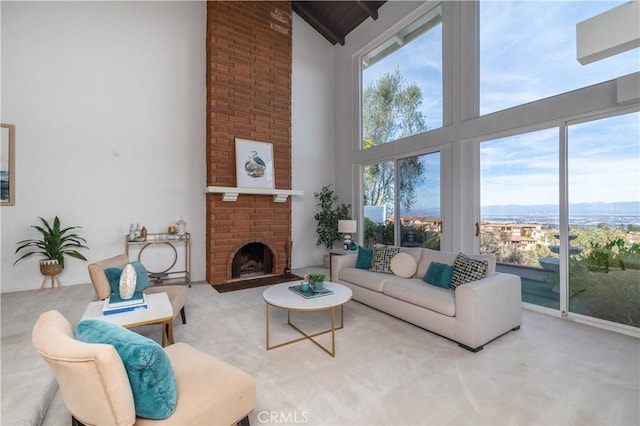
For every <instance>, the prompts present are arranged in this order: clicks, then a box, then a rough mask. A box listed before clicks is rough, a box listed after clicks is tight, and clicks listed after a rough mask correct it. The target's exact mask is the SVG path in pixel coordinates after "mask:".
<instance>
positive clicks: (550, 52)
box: [480, 0, 640, 115]
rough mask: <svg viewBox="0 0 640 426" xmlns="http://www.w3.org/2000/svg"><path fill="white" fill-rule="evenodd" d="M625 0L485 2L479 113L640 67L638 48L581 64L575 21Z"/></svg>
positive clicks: (597, 80)
mask: <svg viewBox="0 0 640 426" xmlns="http://www.w3.org/2000/svg"><path fill="white" fill-rule="evenodd" d="M622 3H625V1H624V0H623V1H553V2H537V1H481V2H480V114H481V115H484V114H488V113H491V112H495V111H499V110H503V109H506V108H509V107H513V106H517V105H522V104H525V103H528V102H532V101H536V100H539V99H543V98H546V97H549V96H553V95H557V94H560V93H564V92H568V91H570V90H574V89H578V88H580V87H586V86H589V85H592V84H595V83H600V82H602V81H606V80H611V79H613V78H617V77H619V76H621V75H625V74H629V73H632V72H636V71H638V69H640V56H639V52H638V49H633V50H630V51H627V52H624V53H622V54H619V55H616V56H613V57H610V58H607V59H603V60H600V61H597V62H594V63H591V64H588V65H581V64H580V63H579V62H578V60H577V59H576V40H575V36H576V24H577V23H578V22H581V21H584V20H585V19H588V18H590V17H592V16H595V15H597V14H600V13H602V12H605V11H607V10H610V9H613V8H614V7H616V6H618V5H620V4H622Z"/></svg>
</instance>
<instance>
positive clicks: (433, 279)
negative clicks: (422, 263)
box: [422, 262, 453, 288]
mask: <svg viewBox="0 0 640 426" xmlns="http://www.w3.org/2000/svg"><path fill="white" fill-rule="evenodd" d="M452 276H453V265H447V264H446V263H439V262H431V264H430V265H429V269H427V273H426V274H424V278H422V280H423V281H424V282H426V283H427V284H431V285H435V286H438V287H442V288H449V286H450V285H451V277H452Z"/></svg>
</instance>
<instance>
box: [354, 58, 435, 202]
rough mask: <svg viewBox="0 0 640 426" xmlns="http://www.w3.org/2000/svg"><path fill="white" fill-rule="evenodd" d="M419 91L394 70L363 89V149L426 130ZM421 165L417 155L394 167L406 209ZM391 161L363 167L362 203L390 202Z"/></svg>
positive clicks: (419, 173) (392, 188) (413, 199)
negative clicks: (396, 167) (396, 169)
mask: <svg viewBox="0 0 640 426" xmlns="http://www.w3.org/2000/svg"><path fill="white" fill-rule="evenodd" d="M420 105H422V91H421V90H420V88H419V87H418V85H416V84H415V83H408V82H407V81H406V80H405V78H404V77H403V76H402V75H401V74H400V71H399V70H398V69H396V71H395V72H393V73H386V74H384V75H382V76H381V77H380V78H379V79H378V80H377V81H375V82H372V83H370V84H369V85H368V86H367V87H366V88H365V90H364V94H363V102H362V122H363V138H364V140H363V148H371V147H373V146H376V145H380V144H384V143H387V142H392V141H395V140H398V139H401V138H404V137H407V136H411V135H415V134H417V133H421V132H424V131H426V130H428V127H427V124H426V122H425V117H424V114H423V113H422V112H421V111H420ZM423 171H424V167H423V165H422V163H421V162H420V160H419V159H418V158H417V157H412V158H407V159H403V160H401V162H400V168H399V170H398V181H399V184H400V186H399V188H398V189H399V197H400V200H399V201H400V203H401V205H402V206H403V207H404V208H406V209H407V210H409V209H410V208H411V206H412V205H413V203H414V201H415V197H416V194H415V189H416V187H417V186H418V185H419V184H420V183H421V182H422V180H423ZM394 189H395V188H394V170H393V162H392V161H385V162H381V163H377V164H372V165H369V166H367V167H365V171H364V203H365V205H373V206H379V205H383V204H385V203H391V202H392V201H393V193H394Z"/></svg>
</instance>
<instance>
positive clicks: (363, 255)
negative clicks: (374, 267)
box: [356, 246, 373, 269]
mask: <svg viewBox="0 0 640 426" xmlns="http://www.w3.org/2000/svg"><path fill="white" fill-rule="evenodd" d="M372 260H373V249H370V248H366V247H362V246H360V247H359V248H358V258H357V259H356V268H358V269H371V261H372Z"/></svg>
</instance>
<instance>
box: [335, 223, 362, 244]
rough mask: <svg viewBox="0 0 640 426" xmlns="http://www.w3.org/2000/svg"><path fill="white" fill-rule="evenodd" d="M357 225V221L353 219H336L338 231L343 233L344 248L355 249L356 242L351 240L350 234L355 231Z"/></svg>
mask: <svg viewBox="0 0 640 426" xmlns="http://www.w3.org/2000/svg"><path fill="white" fill-rule="evenodd" d="M357 227H358V222H357V221H355V220H339V221H338V232H339V233H340V234H343V237H344V245H343V248H344V249H345V250H355V249H356V248H357V246H356V244H355V243H354V242H353V241H351V234H353V233H355V232H356V229H357Z"/></svg>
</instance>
